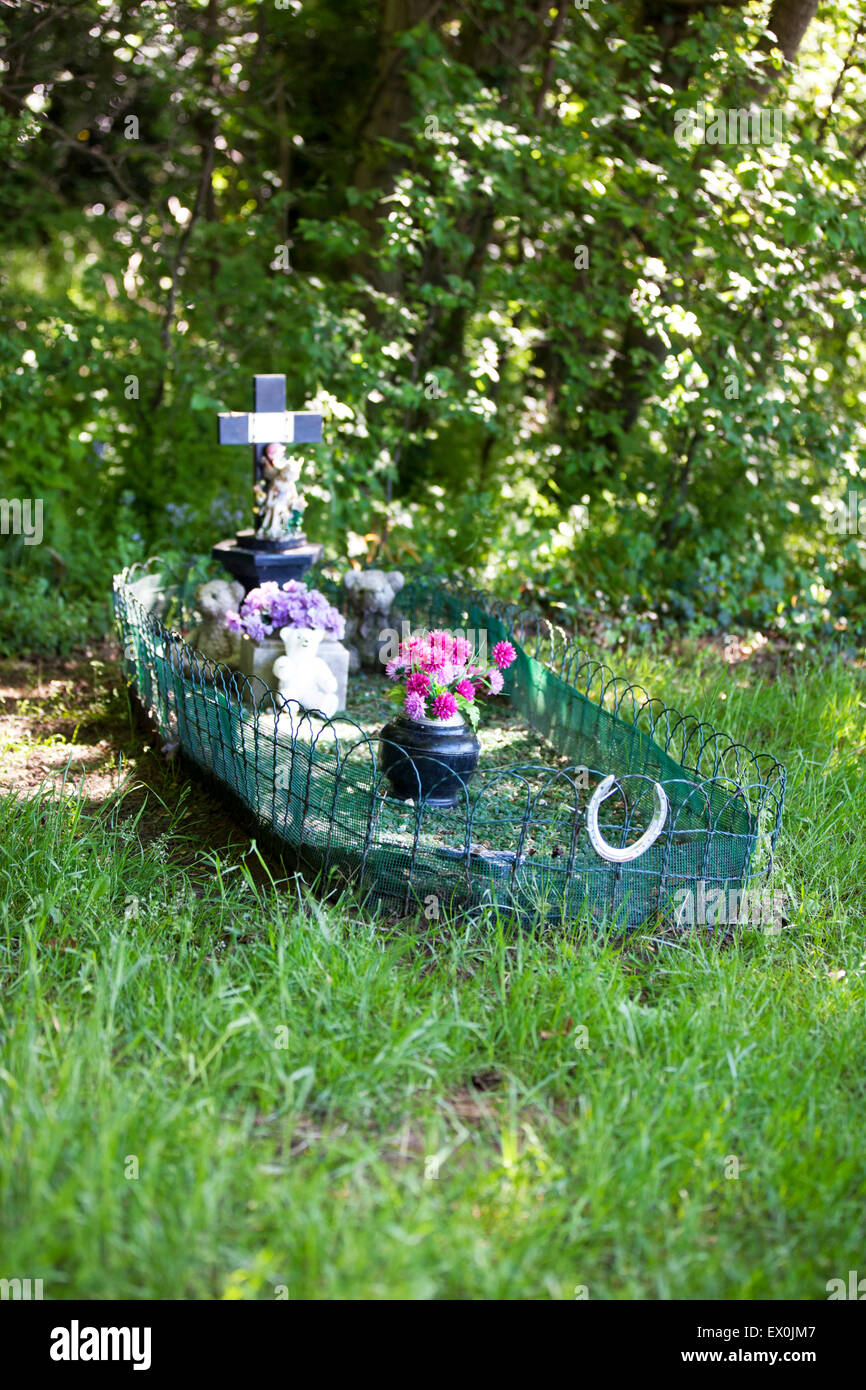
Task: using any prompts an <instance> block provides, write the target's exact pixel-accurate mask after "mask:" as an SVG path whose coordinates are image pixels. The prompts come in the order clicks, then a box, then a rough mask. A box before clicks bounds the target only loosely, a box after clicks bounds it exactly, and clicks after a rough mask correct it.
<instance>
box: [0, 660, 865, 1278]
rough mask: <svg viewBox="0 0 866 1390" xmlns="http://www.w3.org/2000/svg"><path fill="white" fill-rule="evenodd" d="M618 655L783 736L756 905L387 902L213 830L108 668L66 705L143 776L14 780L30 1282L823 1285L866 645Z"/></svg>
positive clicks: (855, 1015) (844, 1253) (856, 900)
mask: <svg viewBox="0 0 866 1390" xmlns="http://www.w3.org/2000/svg"><path fill="white" fill-rule="evenodd" d="M617 665H618V666H619V667H620V669H623V670H624V671H626V672H627V673H628V674H629V675H632V676H634V677H636V678H638V679H641V680H643V682H644V683H645V684H646V685H647V686H648V688H649V689H650V691H651V692H652V693H653V694H658V695H661V696H663V697H665V698H667V699H668V700H671V701H673V702H675V703H677V704H679V705H680V706H681V707H685V708H689V709H692V710H694V711H695V712H696V713H699V714H704V715H705V716H707V717H709V718H710V719H712V720H713V722H715V723H716V724H718V725H720V726H721V727H723V728H725V729H727V730H728V731H729V732H731V733H733V734H735V735H736V736H737V737H739V738H740V739H741V740H742V741H744V742H746V743H748V744H750V745H751V746H753V747H762V748H766V749H768V750H769V751H771V752H773V753H775V754H776V755H777V756H778V757H779V758H781V760H782V761H783V762H785V763H786V764H787V766H788V769H789V774H790V781H789V792H788V802H787V806H786V815H785V824H784V832H783V839H782V843H781V846H780V855H779V864H780V878H779V880H778V881H779V883H781V881H782V878H784V886H785V888H786V890H787V891H788V892H789V893H790V894H792V895H793V897H794V898H795V899H796V902H797V903H798V906H797V907H796V908H795V909H794V910H793V911H792V914H791V920H790V923H789V925H788V926H787V927H786V928H785V929H784V930H783V931H782V932H781V933H780V934H775V935H774V934H772V933H767V932H763V931H760V930H749V931H745V932H744V933H743V934H742V935H741V937H740V939H739V940H738V941H736V942H734V943H733V944H726V945H721V946H720V945H718V944H716V943H714V942H713V941H710V940H708V939H707V937H706V933H703V934H702V933H700V932H691V933H689V932H684V933H683V934H682V935H680V936H676V937H674V936H665V937H664V939H662V938H659V939H654V938H653V937H652V936H651V935H648V934H647V933H644V934H642V935H641V936H640V937H632V938H631V939H630V940H628V941H627V942H625V943H623V942H621V941H616V940H607V941H604V940H600V939H598V938H597V937H595V938H594V937H593V936H591V935H589V934H587V933H586V932H584V931H582V930H581V928H580V926H579V924H576V925H575V926H574V928H573V929H571V930H570V931H568V932H559V931H557V932H555V933H552V932H544V931H538V932H524V933H521V932H519V931H518V930H516V929H515V928H514V927H513V926H512V925H511V924H510V923H508V922H507V921H501V920H495V919H490V920H487V921H484V922H481V923H473V924H471V925H468V924H466V923H460V922H456V923H448V922H444V921H440V922H428V921H426V920H425V919H424V918H423V916H422V917H420V918H418V919H414V920H407V921H401V922H393V921H379V922H376V921H375V920H373V919H371V918H368V917H367V916H366V915H365V914H364V912H363V911H361V910H360V909H359V908H357V907H356V906H353V905H352V904H350V903H349V902H348V901H345V902H343V903H329V904H324V905H323V904H321V903H319V902H317V901H316V899H315V898H313V897H312V896H311V895H310V894H309V893H308V892H307V891H306V890H305V889H304V888H303V887H302V886H301V885H300V884H299V882H298V881H297V880H291V881H290V882H288V883H285V882H284V883H283V884H281V885H280V886H278V887H274V886H273V885H272V883H271V880H270V877H269V875H271V874H276V873H277V869H276V866H275V865H273V863H270V862H267V863H266V862H265V861H263V860H261V859H260V858H259V857H258V856H257V854H256V853H255V852H250V851H249V842H248V841H247V842H246V843H244V842H243V840H242V837H241V836H240V835H237V836H235V839H234V842H233V843H230V844H229V845H228V846H226V847H225V848H223V847H222V838H224V837H222V838H219V837H218V838H219V844H220V848H219V849H218V850H214V849H213V847H212V845H210V844H209V843H208V816H209V805H210V803H209V802H208V799H207V797H206V796H205V795H204V793H201V792H200V791H199V790H197V789H194V790H192V791H191V792H189V794H188V795H185V794H184V786H183V779H182V778H180V777H179V776H178V775H177V774H175V773H173V772H171V771H170V770H169V771H165V772H164V771H162V770H161V769H160V768H159V767H158V766H157V764H156V760H155V758H154V756H153V755H152V754H147V755H145V754H143V753H142V751H141V743H142V737H141V735H140V734H134V733H133V731H132V729H131V726H130V725H129V724H128V722H127V721H126V718H125V713H124V703H123V695H122V692H116V693H114V694H112V693H111V689H112V684H113V683H114V685H115V686H116V682H117V675H116V670H114V669H113V668H112V667H111V666H110V665H106V666H102V667H98V668H96V677H95V681H94V683H93V685H92V686H89V687H88V688H87V690H86V691H84V692H83V693H80V696H79V704H81V705H82V706H84V705H87V706H88V707H90V708H91V715H92V721H91V722H93V721H95V722H96V724H99V721H100V720H101V721H102V722H103V725H104V728H105V730H107V731H108V737H107V740H106V742H107V745H108V752H107V756H108V757H109V758H110V757H115V758H116V753H117V750H118V748H120V749H121V750H122V751H124V752H125V757H126V759H127V760H128V762H129V767H130V770H131V773H132V777H133V783H134V784H135V783H137V784H138V787H139V789H138V790H136V789H135V786H133V787H132V789H128V790H127V791H126V792H123V791H120V792H117V791H114V790H111V789H110V788H105V787H104V788H103V792H102V793H101V795H100V797H98V798H93V797H88V795H87V792H86V787H85V791H84V792H83V793H82V794H81V795H80V796H76V795H73V794H70V790H71V788H70V780H69V779H68V780H67V785H66V789H65V793H64V795H63V796H62V797H60V798H55V799H53V800H52V799H51V798H48V797H45V796H36V795H34V792H33V789H32V787H28V788H27V794H26V795H21V794H15V793H14V792H12V793H10V794H9V795H7V796H6V798H5V799H4V800H3V801H2V802H0V900H2V901H0V968H2V977H3V979H2V998H0V1029H2V1050H0V1245H2V1269H0V1274H2V1275H4V1276H6V1277H13V1276H18V1277H31V1278H42V1279H43V1280H44V1289H45V1296H46V1297H47V1298H63V1297H73V1296H74V1297H82V1298H109V1297H118V1298H204V1299H212V1298H264V1299H270V1298H275V1297H289V1298H347V1297H348V1298H351V1297H360V1298H400V1297H405V1298H413V1299H417V1298H436V1297H440V1298H442V1297H445V1298H448V1297H451V1298H455V1297H457V1298H492V1299H499V1298H521V1299H522V1298H556V1299H560V1298H564V1299H573V1298H574V1297H575V1296H579V1295H580V1294H581V1293H582V1292H584V1291H585V1292H586V1293H587V1294H588V1296H589V1298H590V1299H609V1298H729V1299H730V1298H770V1299H775V1298H786V1297H788V1298H791V1297H793V1298H817V1299H822V1298H825V1297H826V1284H827V1281H828V1280H829V1279H831V1278H836V1277H842V1278H847V1273H848V1271H849V1269H858V1268H860V1269H861V1270H862V1269H863V1261H864V1249H863V1238H862V1207H863V1200H864V1192H866V1181H864V1174H863V1163H862V1154H861V1149H862V1139H861V1135H862V1130H863V1123H864V1092H866V1030H864V1022H866V1019H864V994H866V989H864V971H866V944H864V918H866V911H864V903H866V894H864V878H866V834H864V824H866V780H864V777H863V775H862V768H863V759H864V754H866V731H864V729H866V683H864V679H863V672H862V669H857V668H856V667H854V666H852V665H851V664H843V663H842V662H841V661H840V660H838V659H837V658H832V659H831V658H828V659H827V660H826V661H825V662H823V663H815V664H812V665H807V664H803V665H800V666H799V667H798V668H797V669H795V670H788V671H787V672H786V671H780V670H777V669H774V668H773V667H772V665H770V664H766V665H765V666H764V667H759V666H757V665H756V664H755V662H754V660H753V659H752V658H747V659H746V660H744V661H743V662H741V663H740V664H738V665H737V666H735V667H728V666H727V665H725V663H724V662H723V661H722V660H721V659H720V658H719V656H718V655H716V654H714V653H712V652H708V651H707V652H700V651H698V650H696V649H695V648H694V647H690V648H683V649H681V650H680V651H679V652H677V653H671V652H670V651H664V652H663V651H661V650H659V651H658V652H656V653H652V652H643V653H632V654H631V655H630V657H628V658H627V660H625V661H623V659H620V660H619V661H618V662H617ZM762 670H763V672H764V674H761V671H762ZM35 703H36V705H38V700H35ZM73 703H74V700H73ZM97 706H98V711H97V713H93V711H94V710H96V708H97ZM8 709H9V706H7V712H8ZM25 713H26V711H25ZM67 713H68V715H69V720H68V723H69V732H68V735H55V736H54V737H55V746H56V740H57V739H58V738H60V739H61V740H62V738H63V737H68V738H69V739H70V740H73V748H72V750H70V751H72V752H74V739H75V738H77V737H78V735H77V734H76V733H75V728H74V727H73V726H75V727H77V728H78V729H81V728H87V727H88V725H87V710H86V709H83V708H82V709H77V710H72V711H67ZM24 722H25V721H22V720H21V719H12V720H11V723H10V728H11V729H12V730H13V732H14V734H15V737H14V738H10V737H7V740H6V745H5V747H6V751H5V752H4V763H5V764H6V765H7V768H8V766H15V765H16V764H15V758H16V749H15V740H16V739H18V740H19V741H22V740H23V743H22V747H24V752H25V754H26V753H27V749H28V747H29V748H30V749H31V751H32V750H34V749H36V748H37V747H38V738H37V739H36V740H35V741H34V737H33V735H32V733H30V734H27V733H25V732H22V728H23V723H24ZM64 727H65V726H64ZM97 731H98V730H97ZM28 739H29V740H30V742H29V744H28V743H27V740H28ZM19 762H20V763H21V765H22V766H24V765H25V763H26V757H25V758H24V760H23V761H22V760H21V758H20V749H19ZM8 780H9V779H8V778H7V781H8ZM12 780H13V781H14V779H12ZM142 781H148V782H149V783H150V785H151V787H152V788H153V790H152V791H151V792H150V794H149V797H148V799H147V800H146V801H145V800H144V799H143V798H142V794H141V791H140V785H141V783H142ZM213 814H214V823H215V824H216V823H218V818H217V817H216V813H215V812H214V813H213Z"/></svg>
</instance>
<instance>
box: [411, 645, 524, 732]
mask: <svg viewBox="0 0 866 1390" xmlns="http://www.w3.org/2000/svg"><path fill="white" fill-rule="evenodd" d="M492 656H493V665H492V666H490V667H488V668H487V669H486V670H485V669H484V668H483V667H482V666H479V665H478V660H479V657H478V653H477V652H474V651H473V649H472V647H471V645H470V643H469V642H468V641H467V640H466V638H465V637H452V636H451V634H450V633H449V632H444V631H437V632H429V633H427V634H425V635H424V636H423V637H410V638H409V640H408V641H407V642H401V643H400V649H399V651H398V653H397V656H396V657H395V658H394V660H393V661H389V662H388V665H387V666H386V667H385V671H386V673H387V675H388V676H390V677H391V679H392V680H393V681H395V682H396V684H395V686H394V689H393V690H391V691H390V692H389V696H388V698H389V699H390V700H393V701H394V703H395V704H399V705H401V706H402V708H403V713H404V714H407V715H408V716H409V718H410V719H451V718H452V717H453V716H454V715H455V714H463V715H465V716H466V718H467V719H468V720H469V722H470V724H471V725H472V727H473V729H475V728H477V727H478V720H479V710H478V705H477V702H476V697H477V696H478V695H480V694H486V693H489V694H491V695H498V694H499V693H500V691H501V690H502V687H503V685H504V684H505V682H504V679H503V676H502V672H503V671H505V670H507V668H508V667H509V666H510V665H511V664H512V662H513V661H515V660H516V657H517V653H516V651H515V650H514V647H513V646H512V645H511V643H510V642H497V643H496V646H495V647H494V648H493V652H492Z"/></svg>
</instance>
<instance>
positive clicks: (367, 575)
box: [343, 570, 406, 671]
mask: <svg viewBox="0 0 866 1390" xmlns="http://www.w3.org/2000/svg"><path fill="white" fill-rule="evenodd" d="M405 582H406V581H405V579H404V578H403V576H402V574H401V573H400V571H399V570H349V572H348V574H345V575H344V576H343V592H344V594H345V600H346V601H345V611H346V635H345V638H344V639H343V640H344V641H345V643H346V646H347V647H348V648H349V670H350V671H358V670H360V669H361V667H363V668H364V669H365V670H367V671H380V670H381V669H382V663H381V661H380V655H379V653H380V650H381V648H382V646H383V645H384V643H385V641H386V640H387V639H385V638H382V637H380V633H382V632H385V631H387V630H389V629H391V628H396V627H397V626H398V624H399V619H398V615H397V614H396V613H393V612H392V611H391V610H392V604H393V602H394V599H395V598H396V596H397V594H399V592H400V590H401V589H402V588H403V585H404V584H405Z"/></svg>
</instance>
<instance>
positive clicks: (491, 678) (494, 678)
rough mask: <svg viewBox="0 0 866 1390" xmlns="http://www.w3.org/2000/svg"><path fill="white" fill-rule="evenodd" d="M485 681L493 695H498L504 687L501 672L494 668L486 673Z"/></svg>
mask: <svg viewBox="0 0 866 1390" xmlns="http://www.w3.org/2000/svg"><path fill="white" fill-rule="evenodd" d="M487 680H488V682H489V684H490V689H491V690H492V692H493V694H494V695H499V694H500V692H501V691H502V687H503V686H504V685H505V678H504V676H503V674H502V672H501V671H497V669H496V667H495V666H494V667H493V668H492V670H490V671H488V672H487Z"/></svg>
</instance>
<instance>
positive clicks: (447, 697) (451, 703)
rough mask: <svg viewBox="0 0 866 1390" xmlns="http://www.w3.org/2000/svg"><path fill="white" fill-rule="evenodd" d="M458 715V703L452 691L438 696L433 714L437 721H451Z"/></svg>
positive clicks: (434, 703)
mask: <svg viewBox="0 0 866 1390" xmlns="http://www.w3.org/2000/svg"><path fill="white" fill-rule="evenodd" d="M456 713H457V701H456V700H455V699H454V696H453V695H452V694H451V693H450V691H447V690H446V691H445V692H444V693H443V694H442V695H437V696H436V697H435V698H434V700H433V714H434V715H435V717H436V718H437V719H450V718H451V716H452V715H453V714H456Z"/></svg>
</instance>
